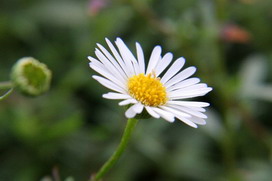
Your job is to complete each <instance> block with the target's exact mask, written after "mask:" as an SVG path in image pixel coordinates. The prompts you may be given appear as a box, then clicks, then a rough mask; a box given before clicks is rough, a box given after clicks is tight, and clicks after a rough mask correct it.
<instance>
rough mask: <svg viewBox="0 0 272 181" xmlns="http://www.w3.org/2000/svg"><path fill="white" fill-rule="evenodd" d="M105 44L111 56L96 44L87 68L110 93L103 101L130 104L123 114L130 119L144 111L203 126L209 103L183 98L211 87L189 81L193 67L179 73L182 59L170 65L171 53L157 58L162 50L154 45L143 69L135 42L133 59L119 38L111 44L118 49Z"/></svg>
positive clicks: (137, 44) (197, 81) (194, 79)
mask: <svg viewBox="0 0 272 181" xmlns="http://www.w3.org/2000/svg"><path fill="white" fill-rule="evenodd" d="M106 42H107V44H108V46H109V48H110V50H111V53H110V52H109V51H107V50H106V49H105V48H104V47H103V46H102V45H100V44H97V46H98V47H99V49H98V48H96V50H95V54H96V56H97V59H95V58H93V57H90V56H89V57H88V59H89V60H90V64H89V65H90V67H91V68H92V69H93V70H95V71H96V72H97V73H99V74H101V75H102V76H97V75H93V76H92V77H93V78H94V79H95V80H97V81H98V82H99V83H101V84H102V85H103V86H105V87H107V88H109V89H111V90H112V91H114V92H109V93H107V94H104V95H103V97H104V98H107V99H119V100H122V101H121V102H120V103H119V105H120V106H125V105H131V106H130V107H129V108H128V109H127V110H126V112H125V115H126V117H127V118H133V117H135V116H136V115H137V114H140V113H142V112H143V110H144V109H145V110H146V112H148V113H149V114H150V115H151V116H152V117H154V118H160V117H162V118H164V119H165V120H166V121H169V122H174V121H175V118H177V119H179V120H181V121H183V122H184V123H186V124H188V125H190V126H192V127H195V128H196V127H197V124H200V125H204V124H206V121H205V120H204V119H206V118H207V116H206V115H205V114H203V112H205V109H204V108H203V107H207V106H209V103H206V102H196V101H189V100H186V99H188V98H193V97H198V96H203V95H205V94H207V93H208V92H210V91H211V90H212V88H210V87H208V86H207V84H204V83H199V82H200V79H199V78H196V77H193V78H189V77H190V76H191V75H193V74H194V73H195V71H196V68H195V67H188V68H186V69H184V70H181V69H182V67H183V65H184V63H185V59H184V58H183V57H180V58H178V59H177V60H175V61H174V62H173V64H171V65H170V63H171V61H172V58H173V55H172V53H166V54H165V55H164V56H161V52H162V49H161V47H160V46H156V47H155V48H154V49H153V51H152V53H151V56H150V59H149V63H148V65H147V66H146V65H145V60H144V53H143V50H142V48H141V46H140V44H139V43H136V51H137V58H135V56H134V55H133V54H132V53H131V51H130V50H129V49H128V47H127V46H126V45H125V44H124V42H123V41H122V40H121V39H120V38H117V39H116V41H115V44H116V46H117V49H118V50H117V49H116V48H115V47H114V45H113V44H112V43H111V42H110V41H109V40H108V39H106ZM164 72H165V73H164Z"/></svg>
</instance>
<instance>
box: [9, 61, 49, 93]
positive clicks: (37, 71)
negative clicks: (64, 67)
mask: <svg viewBox="0 0 272 181" xmlns="http://www.w3.org/2000/svg"><path fill="white" fill-rule="evenodd" d="M51 77H52V73H51V71H50V70H49V69H48V68H47V66H46V65H45V64H43V63H41V62H39V61H38V60H36V59H34V58H32V57H24V58H21V59H19V60H18V61H17V62H16V63H15V65H14V66H13V68H12V72H11V80H12V82H13V84H14V86H15V88H16V89H17V90H19V91H21V92H22V93H24V94H26V95H30V96H37V95H40V94H42V93H44V92H45V91H47V90H48V89H49V87H50V82H51Z"/></svg>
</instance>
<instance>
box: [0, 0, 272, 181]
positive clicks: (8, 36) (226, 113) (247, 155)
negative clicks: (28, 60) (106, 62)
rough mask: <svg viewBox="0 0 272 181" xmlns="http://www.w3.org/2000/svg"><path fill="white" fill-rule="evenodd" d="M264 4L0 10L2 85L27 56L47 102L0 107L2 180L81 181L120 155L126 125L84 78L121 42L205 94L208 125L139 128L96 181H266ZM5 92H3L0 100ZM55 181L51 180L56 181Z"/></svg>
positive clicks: (268, 87)
mask: <svg viewBox="0 0 272 181" xmlns="http://www.w3.org/2000/svg"><path fill="white" fill-rule="evenodd" d="M271 8H272V1H271V0H217V1H212V0H169V1H168V0H116V1H110V0H39V1H36V0H1V2H0V47H1V48H0V81H7V80H9V75H10V70H11V67H12V65H13V64H14V63H15V62H16V61H17V60H18V59H20V58H21V57H25V56H33V57H35V58H37V59H38V60H40V61H41V62H43V63H45V64H47V66H48V67H49V68H50V69H51V70H52V72H53V81H52V86H51V89H50V91H48V92H47V93H46V94H45V95H42V96H39V97H36V98H30V97H25V96H23V95H21V94H20V93H19V92H16V91H15V92H14V93H13V94H12V95H11V96H9V97H8V98H7V99H5V100H4V101H1V102H0V180H1V181H36V180H43V181H50V180H55V181H59V180H65V179H66V180H67V181H68V180H69V179H72V178H74V180H75V181H79V180H80V181H82V180H88V178H89V176H90V175H91V174H92V173H95V172H96V171H97V169H98V168H99V167H100V166H101V165H102V164H103V163H104V161H105V160H106V159H107V158H108V157H109V156H110V155H111V153H112V152H113V151H114V149H115V148H116V146H117V145H118V143H119V140H120V137H121V134H122V131H123V129H124V126H125V123H126V119H125V117H124V110H123V108H121V107H119V106H118V104H117V103H118V102H117V101H110V100H105V99H103V98H102V97H101V95H102V94H103V93H106V92H107V89H106V88H103V87H102V86H101V85H100V84H99V83H97V82H96V81H94V80H93V79H92V78H91V75H92V74H94V72H93V71H92V70H91V69H90V68H89V67H88V60H87V56H88V55H91V56H94V49H95V46H96V45H95V43H97V42H98V43H101V44H102V45H105V41H104V38H105V37H108V38H109V39H110V40H111V41H114V40H115V38H116V37H121V38H122V39H123V40H124V41H125V42H126V43H127V44H128V46H129V47H130V48H131V49H132V50H133V51H135V42H136V41H137V42H139V43H141V45H142V47H143V49H144V51H145V55H146V58H148V57H149V55H150V52H151V50H152V48H153V47H154V46H155V45H162V48H163V52H164V53H166V52H168V51H170V52H173V53H174V57H175V58H178V57H180V56H184V57H185V58H186V59H187V62H186V66H190V65H194V66H196V67H197V68H198V71H197V74H196V75H197V76H198V77H200V78H201V79H202V81H203V82H206V83H208V85H209V86H211V87H213V88H214V90H213V91H212V92H211V93H209V94H208V95H207V96H206V97H202V98H199V99H197V100H201V101H207V102H210V103H211V106H210V107H209V108H208V110H207V115H208V117H209V118H208V119H207V125H206V126H200V128H198V129H193V128H190V127H189V126H187V125H185V124H183V123H182V122H179V121H176V122H175V123H173V124H170V123H168V122H166V121H164V120H156V119H149V120H142V121H140V122H139V124H138V125H137V129H136V131H135V132H134V134H133V138H132V141H131V143H130V145H129V147H128V149H127V150H126V152H125V154H124V155H123V157H122V158H121V160H120V161H119V162H118V164H117V165H116V166H115V167H114V168H113V169H112V170H111V171H110V172H109V173H108V174H107V175H106V177H105V179H104V180H105V181H142V180H143V181H202V180H203V181H213V180H214V181H240V180H241V181H244V180H245V181H270V180H271V178H272V162H271V161H272V120H271V117H272V115H271V111H272V103H271V102H272V72H271V70H272V61H271V60H272V34H271V32H272V11H271ZM3 93H4V92H1V95H2V94H3ZM58 177H60V179H58Z"/></svg>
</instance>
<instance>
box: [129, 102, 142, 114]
mask: <svg viewBox="0 0 272 181" xmlns="http://www.w3.org/2000/svg"><path fill="white" fill-rule="evenodd" d="M132 107H133V110H134V111H135V112H136V113H137V114H139V113H141V112H142V111H143V109H144V106H143V105H142V104H141V103H137V104H135V105H133V106H132Z"/></svg>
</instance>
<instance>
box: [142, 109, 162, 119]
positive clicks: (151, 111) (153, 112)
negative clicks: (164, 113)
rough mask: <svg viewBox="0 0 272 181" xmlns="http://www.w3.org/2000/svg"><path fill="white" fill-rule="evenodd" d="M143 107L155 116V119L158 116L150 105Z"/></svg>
mask: <svg viewBox="0 0 272 181" xmlns="http://www.w3.org/2000/svg"><path fill="white" fill-rule="evenodd" d="M145 109H146V111H147V112H148V113H149V114H150V115H151V116H152V117H154V118H157V119H158V118H160V115H159V114H157V113H156V112H155V111H154V110H153V109H152V107H149V106H145Z"/></svg>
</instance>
